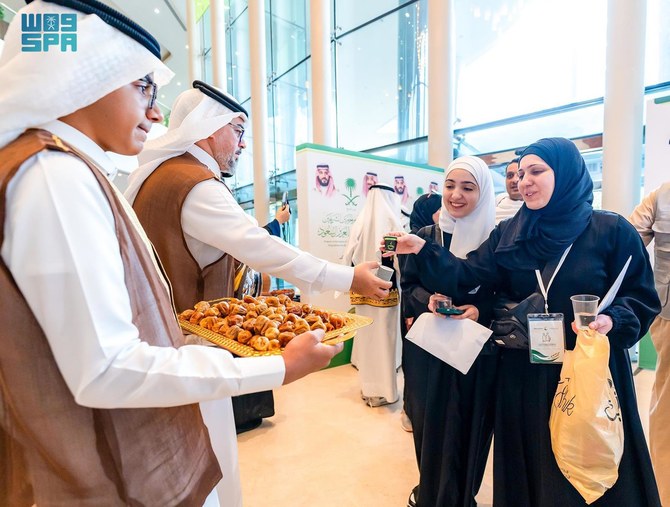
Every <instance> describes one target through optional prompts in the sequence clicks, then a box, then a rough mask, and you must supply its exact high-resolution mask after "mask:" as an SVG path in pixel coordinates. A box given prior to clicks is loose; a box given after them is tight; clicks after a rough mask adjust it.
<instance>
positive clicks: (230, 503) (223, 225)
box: [181, 145, 353, 507]
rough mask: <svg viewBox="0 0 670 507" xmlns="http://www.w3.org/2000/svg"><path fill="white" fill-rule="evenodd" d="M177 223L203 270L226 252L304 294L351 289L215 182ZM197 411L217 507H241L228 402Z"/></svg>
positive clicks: (339, 274) (337, 270) (210, 161)
mask: <svg viewBox="0 0 670 507" xmlns="http://www.w3.org/2000/svg"><path fill="white" fill-rule="evenodd" d="M188 152H189V153H190V154H191V155H193V156H194V157H195V158H196V159H197V160H198V161H199V162H201V163H202V164H204V165H206V166H207V168H208V169H209V170H210V171H212V173H213V174H214V175H215V176H216V177H217V178H220V176H221V170H220V169H219V166H218V164H217V163H216V160H214V158H212V157H211V156H210V155H209V154H208V153H207V152H205V151H204V150H203V149H201V148H200V147H199V146H195V145H193V146H191V147H190V148H189V150H188ZM181 223H182V229H183V233H184V238H185V239H186V245H187V246H188V249H189V250H190V252H191V254H192V255H193V257H194V258H195V260H196V261H197V262H198V264H199V265H200V267H201V268H203V267H205V266H207V265H209V264H211V263H213V262H215V261H216V260H218V259H219V258H221V257H222V256H223V254H224V253H227V254H229V255H232V256H233V257H235V258H236V259H238V260H239V261H241V262H244V263H245V264H248V265H249V266H251V267H252V268H253V269H255V270H257V271H260V272H263V273H268V274H270V275H273V276H277V277H280V278H283V279H285V280H288V281H289V282H290V283H292V284H294V285H296V286H298V287H300V289H301V290H302V291H304V292H306V293H308V292H321V291H323V290H329V289H332V290H339V291H342V292H346V291H348V290H349V288H350V287H351V282H352V280H353V268H351V267H347V266H341V265H339V264H334V263H331V262H328V261H325V260H322V259H319V258H317V257H314V256H313V255H311V254H309V253H307V252H303V251H302V250H299V249H298V248H295V247H293V246H291V245H289V244H288V243H286V242H284V241H282V240H281V239H280V238H277V237H275V236H272V235H270V234H268V232H267V231H266V230H265V229H263V228H261V227H259V226H258V222H257V221H256V219H255V218H253V217H252V216H251V215H249V214H247V213H245V212H244V210H243V209H242V208H241V207H240V205H239V204H238V203H237V201H236V200H235V198H234V197H233V195H232V194H231V193H230V191H229V190H228V189H227V188H226V187H224V186H223V185H221V183H219V182H218V181H216V180H206V181H203V182H201V183H198V184H197V185H196V186H195V187H193V189H192V190H191V191H190V192H189V194H188V196H187V197H186V199H185V201H184V205H183V207H182V214H181ZM201 410H202V414H203V417H204V420H205V423H206V424H207V427H208V428H209V433H210V436H211V439H212V447H213V449H214V452H215V453H216V456H217V458H218V460H219V465H220V466H221V469H222V470H223V480H222V481H221V483H220V484H219V486H217V490H218V491H219V502H220V503H221V505H222V507H241V505H242V488H241V485H240V472H239V465H238V451H237V437H236V433H235V422H234V415H233V408H232V401H231V400H230V399H226V400H224V401H223V402H218V401H217V402H211V403H203V404H202V405H201Z"/></svg>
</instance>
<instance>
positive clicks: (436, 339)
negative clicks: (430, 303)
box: [407, 313, 492, 375]
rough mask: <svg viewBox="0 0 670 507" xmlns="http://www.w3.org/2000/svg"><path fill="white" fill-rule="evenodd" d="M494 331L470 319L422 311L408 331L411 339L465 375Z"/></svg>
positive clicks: (408, 336) (408, 337)
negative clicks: (442, 316)
mask: <svg viewBox="0 0 670 507" xmlns="http://www.w3.org/2000/svg"><path fill="white" fill-rule="evenodd" d="M491 332H492V331H491V330H490V329H489V328H487V327H484V326H482V325H480V324H477V323H476V322H474V321H472V320H470V319H464V320H454V319H449V318H447V319H442V318H440V317H437V316H435V315H433V314H432V313H422V314H421V316H419V318H418V319H416V321H415V322H414V324H413V325H412V327H411V328H410V330H409V332H408V333H407V339H408V340H410V341H412V342H414V343H416V344H417V345H418V346H419V347H421V348H422V349H424V350H425V351H427V352H428V353H430V354H432V355H434V356H435V357H437V358H438V359H440V360H442V361H444V362H445V363H447V364H448V365H450V366H453V367H454V368H456V369H457V370H458V371H460V372H461V373H463V374H464V375H465V374H466V373H467V372H468V371H469V370H470V367H471V366H472V364H473V363H474V362H475V359H477V356H478V355H479V352H481V350H482V347H483V346H484V344H485V343H486V341H487V340H488V338H489V336H491Z"/></svg>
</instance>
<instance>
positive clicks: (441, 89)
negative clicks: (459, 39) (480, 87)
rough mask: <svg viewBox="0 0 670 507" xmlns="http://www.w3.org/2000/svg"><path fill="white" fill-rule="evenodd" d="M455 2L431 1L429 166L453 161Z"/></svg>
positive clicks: (444, 165) (429, 14) (448, 0)
mask: <svg viewBox="0 0 670 507" xmlns="http://www.w3.org/2000/svg"><path fill="white" fill-rule="evenodd" d="M454 15H455V8H454V0H428V163H429V164H430V165H434V166H436V167H443V168H444V169H446V168H447V166H448V165H449V163H450V162H451V160H452V159H453V149H454V148H453V138H454V118H455V117H456V114H455V100H454V96H455V87H456V77H455V68H456V59H455V54H456V53H455V48H454V44H455V42H454V41H455V38H454Z"/></svg>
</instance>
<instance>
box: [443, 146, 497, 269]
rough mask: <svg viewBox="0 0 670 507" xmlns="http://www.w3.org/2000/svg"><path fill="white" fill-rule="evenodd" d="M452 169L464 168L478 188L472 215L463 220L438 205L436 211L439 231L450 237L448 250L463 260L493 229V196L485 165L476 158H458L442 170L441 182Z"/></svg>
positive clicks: (488, 171)
mask: <svg viewBox="0 0 670 507" xmlns="http://www.w3.org/2000/svg"><path fill="white" fill-rule="evenodd" d="M454 169H464V170H466V171H468V172H469V173H470V174H472V176H473V177H474V178H475V182H476V183H477V186H479V201H477V205H476V206H475V209H473V210H472V212H471V213H470V214H469V215H468V216H466V217H463V218H458V219H456V218H454V217H452V216H451V215H449V213H448V212H447V210H446V208H445V207H444V202H443V203H442V208H441V209H440V221H439V224H440V229H442V231H443V232H448V233H451V234H452V238H451V245H450V246H449V251H450V252H451V253H453V254H454V255H455V256H456V257H460V258H461V259H465V257H466V255H467V254H468V253H469V252H471V251H472V250H476V249H477V248H479V245H481V244H482V243H483V242H484V240H485V239H486V238H488V237H489V234H490V233H491V231H492V230H493V227H494V223H495V208H496V205H495V193H494V191H493V178H491V171H490V170H489V168H488V166H487V165H486V162H484V161H483V160H482V159H481V158H479V157H471V156H466V157H458V158H457V159H456V160H454V161H453V162H452V163H451V164H449V167H447V170H446V171H445V179H446V178H447V177H449V173H450V172H451V171H453V170H454Z"/></svg>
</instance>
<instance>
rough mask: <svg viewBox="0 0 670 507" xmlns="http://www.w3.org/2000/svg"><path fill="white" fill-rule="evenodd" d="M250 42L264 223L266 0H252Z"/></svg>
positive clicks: (258, 201) (259, 214)
mask: <svg viewBox="0 0 670 507" xmlns="http://www.w3.org/2000/svg"><path fill="white" fill-rule="evenodd" d="M249 46H250V60H251V126H252V131H253V139H254V152H253V157H254V209H255V215H256V220H258V223H259V225H261V226H263V225H265V224H267V223H268V222H269V219H268V206H269V202H270V201H269V197H268V170H267V133H266V128H265V127H266V124H267V116H268V91H267V71H266V69H267V65H266V55H265V1H264V0H249Z"/></svg>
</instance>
